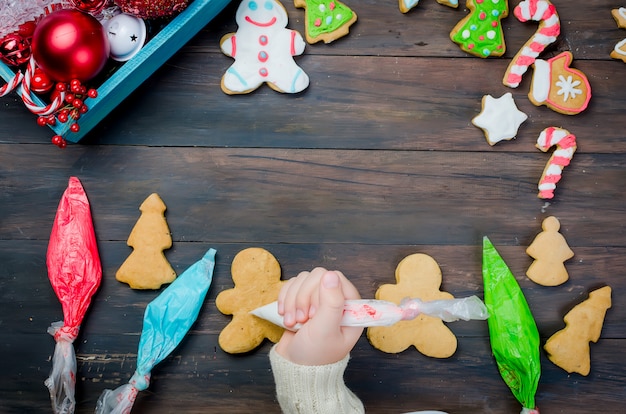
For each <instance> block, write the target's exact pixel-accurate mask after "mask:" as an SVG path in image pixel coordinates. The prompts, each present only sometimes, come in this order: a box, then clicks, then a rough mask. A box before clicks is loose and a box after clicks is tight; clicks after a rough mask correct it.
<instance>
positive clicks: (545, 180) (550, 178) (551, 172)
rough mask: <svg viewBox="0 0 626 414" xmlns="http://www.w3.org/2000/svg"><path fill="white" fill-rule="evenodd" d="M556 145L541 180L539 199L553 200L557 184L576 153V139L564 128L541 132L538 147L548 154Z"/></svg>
mask: <svg viewBox="0 0 626 414" xmlns="http://www.w3.org/2000/svg"><path fill="white" fill-rule="evenodd" d="M555 145H556V150H555V151H554V152H553V153H552V156H551V157H550V160H549V161H548V163H547V164H546V167H545V169H544V170H543V174H542V175H541V179H540V180H539V185H538V188H539V194H538V195H537V196H538V197H539V198H544V199H545V198H553V197H554V190H555V189H556V183H558V182H559V180H560V179H561V173H562V171H563V168H565V167H566V166H568V165H569V163H570V161H571V160H572V157H573V156H574V152H576V137H575V136H574V135H573V134H571V133H570V132H569V131H568V130H566V129H563V128H556V127H548V128H546V129H544V130H543V131H541V133H540V134H539V138H537V145H536V147H537V148H539V149H540V150H541V151H543V152H546V151H548V150H549V149H550V148H551V147H553V146H555Z"/></svg>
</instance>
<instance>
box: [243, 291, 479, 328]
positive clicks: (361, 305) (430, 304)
mask: <svg viewBox="0 0 626 414" xmlns="http://www.w3.org/2000/svg"><path fill="white" fill-rule="evenodd" d="M250 313H251V314H253V315H255V316H257V317H259V318H262V319H265V320H267V321H269V322H272V323H273V324H275V325H278V326H281V327H283V328H285V329H290V330H292V331H297V330H298V329H300V326H301V325H300V324H296V325H295V326H293V327H291V328H287V327H286V326H285V325H284V324H283V317H282V316H281V315H280V314H279V313H278V302H272V303H269V304H267V305H265V306H261V307H260V308H257V309H254V310H252V311H250ZM420 314H424V315H428V316H432V317H435V318H439V319H441V320H443V321H444V322H454V321H458V320H460V319H462V320H464V321H469V320H471V319H479V320H485V319H487V318H488V317H489V312H488V311H487V308H486V306H485V304H484V303H483V302H482V301H481V300H480V299H479V298H478V297H477V296H469V297H466V298H460V299H439V300H432V301H422V300H421V299H417V298H406V299H404V300H403V301H402V302H401V303H400V305H396V304H395V303H393V302H389V301H385V300H377V299H359V300H347V301H346V303H345V306H344V310H343V319H342V321H341V325H342V326H361V327H371V326H390V325H393V324H395V323H396V322H400V321H408V320H411V319H415V318H416V317H417V316H418V315H420Z"/></svg>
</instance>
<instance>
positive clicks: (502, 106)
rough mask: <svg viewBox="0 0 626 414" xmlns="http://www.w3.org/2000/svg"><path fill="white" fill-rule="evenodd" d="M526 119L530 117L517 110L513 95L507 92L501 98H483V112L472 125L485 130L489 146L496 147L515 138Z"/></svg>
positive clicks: (486, 96)
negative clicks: (503, 141) (501, 142)
mask: <svg viewBox="0 0 626 414" xmlns="http://www.w3.org/2000/svg"><path fill="white" fill-rule="evenodd" d="M526 119H528V116H527V115H526V114H525V113H524V112H522V111H520V110H519V109H517V106H516V105H515V101H514V100H513V95H512V94H511V93H510V92H507V93H505V94H504V95H502V96H501V97H499V98H494V97H493V96H491V95H485V96H483V99H482V111H481V112H480V114H478V116H476V117H475V118H474V119H472V124H474V125H475V126H477V127H478V128H480V129H482V130H483V132H484V133H485V138H487V142H488V143H489V145H495V144H497V143H498V142H500V141H502V140H510V139H513V138H515V136H516V135H517V130H518V129H519V127H520V125H521V124H523V123H524V121H526Z"/></svg>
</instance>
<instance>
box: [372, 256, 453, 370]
mask: <svg viewBox="0 0 626 414" xmlns="http://www.w3.org/2000/svg"><path fill="white" fill-rule="evenodd" d="M396 282H397V283H396V284H395V285H392V284H387V285H382V286H381V287H380V288H379V289H378V290H377V291H376V299H381V300H387V301H390V302H393V303H396V304H398V305H399V304H400V302H401V301H402V299H404V298H407V297H410V298H419V299H421V300H423V301H430V300H438V299H452V298H453V296H452V295H451V294H450V293H447V292H442V291H440V290H439V288H440V287H441V270H440V269H439V265H438V264H437V262H435V260H434V259H433V258H432V257H430V256H428V255H426V254H421V253H416V254H412V255H410V256H407V257H405V258H404V259H403V260H402V261H401V262H400V263H399V264H398V267H397V268H396ZM367 338H368V339H369V341H370V343H371V344H372V345H373V346H374V348H377V349H379V350H381V351H383V352H387V353H398V352H402V351H404V350H405V349H407V348H408V347H410V346H411V345H413V346H414V347H415V348H417V350H418V351H419V352H421V353H422V354H424V355H427V356H430V357H434V358H448V357H450V356H452V354H454V352H455V351H456V346H457V340H456V336H454V334H453V333H452V331H450V329H448V327H447V326H446V325H445V324H444V323H443V321H442V320H441V319H438V318H435V317H432V316H426V315H424V314H421V315H419V316H418V317H417V318H415V319H413V320H411V321H401V322H398V323H396V324H395V325H392V326H388V327H372V328H368V329H367Z"/></svg>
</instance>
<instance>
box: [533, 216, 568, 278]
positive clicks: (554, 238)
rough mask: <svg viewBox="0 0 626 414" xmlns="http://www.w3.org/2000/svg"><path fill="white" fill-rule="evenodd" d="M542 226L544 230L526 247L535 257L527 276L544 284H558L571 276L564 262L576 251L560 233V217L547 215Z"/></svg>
mask: <svg viewBox="0 0 626 414" xmlns="http://www.w3.org/2000/svg"><path fill="white" fill-rule="evenodd" d="M541 228H542V229H543V231H542V232H541V233H539V234H538V235H537V236H536V237H535V239H534V240H533V242H532V243H531V244H530V246H528V248H527V249H526V253H527V254H528V255H529V256H530V257H532V258H533V259H535V260H534V261H533V262H532V264H531V265H530V267H529V268H528V270H527V271H526V276H528V277H529V278H530V280H532V281H533V282H535V283H538V284H540V285H543V286H558V285H560V284H563V283H565V282H566V281H567V279H568V278H569V275H568V273H567V269H566V268H565V264H564V263H565V261H567V260H569V259H571V258H572V257H574V252H573V251H572V249H570V248H569V246H568V245H567V241H566V240H565V237H563V235H562V234H561V233H559V229H560V228H561V223H560V222H559V219H557V218H556V217H554V216H550V217H547V218H546V219H545V220H543V223H542V224H541Z"/></svg>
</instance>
